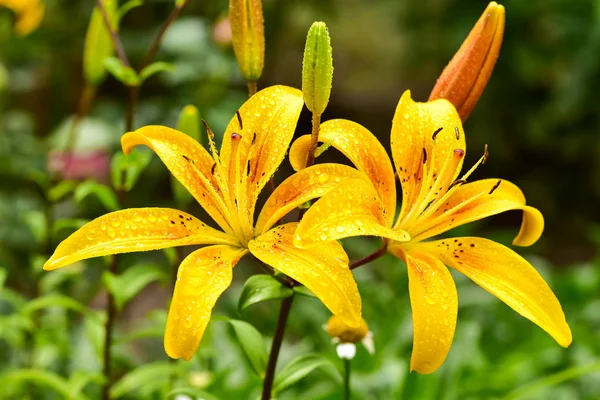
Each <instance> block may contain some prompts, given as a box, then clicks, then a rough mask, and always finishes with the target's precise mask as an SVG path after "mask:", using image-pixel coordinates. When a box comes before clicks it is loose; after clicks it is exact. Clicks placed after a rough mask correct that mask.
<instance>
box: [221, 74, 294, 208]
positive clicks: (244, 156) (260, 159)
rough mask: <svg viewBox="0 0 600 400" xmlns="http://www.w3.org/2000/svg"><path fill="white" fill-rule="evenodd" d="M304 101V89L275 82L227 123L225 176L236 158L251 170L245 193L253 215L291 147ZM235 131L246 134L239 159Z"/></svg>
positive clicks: (245, 169) (223, 157)
mask: <svg viewBox="0 0 600 400" xmlns="http://www.w3.org/2000/svg"><path fill="white" fill-rule="evenodd" d="M303 105H304V100H303V97H302V92H301V91H300V90H298V89H294V88H291V87H288V86H271V87H268V88H266V89H263V90H261V91H259V92H258V93H256V94H255V95H254V96H252V97H251V98H250V99H249V100H248V101H246V102H245V103H244V104H243V105H242V107H241V108H240V109H239V111H238V112H239V118H238V116H237V115H236V116H234V117H233V118H232V119H231V121H230V122H229V125H227V130H226V131H225V135H224V136H223V144H222V146H221V165H222V166H223V171H224V174H225V176H230V169H231V168H232V166H234V165H236V162H237V166H238V169H239V171H240V172H241V173H243V174H247V181H246V185H247V186H246V192H247V193H246V194H245V195H247V198H248V201H249V204H248V210H249V213H250V215H251V216H252V215H254V207H255V205H256V200H257V198H258V195H259V194H260V191H261V190H262V189H263V188H264V186H265V184H266V183H267V182H268V181H269V179H271V177H272V175H273V174H274V173H275V171H276V170H277V168H278V167H279V165H280V164H281V162H282V161H283V159H284V157H285V154H286V152H287V151H288V148H289V145H290V142H291V141H292V137H293V136H294V131H295V129H296V123H297V122H298V117H299V116H300V111H301V110H302V106H303ZM240 120H241V121H242V123H241V124H240ZM234 133H237V134H239V135H241V136H242V138H241V140H240V142H239V144H238V145H237V148H236V151H235V158H236V160H232V159H231V158H232V140H231V136H232V134H234ZM234 172H235V171H234ZM238 200H239V199H238Z"/></svg>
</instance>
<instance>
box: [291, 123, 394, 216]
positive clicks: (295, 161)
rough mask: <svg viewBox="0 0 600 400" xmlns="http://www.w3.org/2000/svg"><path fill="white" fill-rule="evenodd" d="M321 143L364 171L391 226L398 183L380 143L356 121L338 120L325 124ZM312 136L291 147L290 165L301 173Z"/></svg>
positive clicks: (320, 136) (322, 126)
mask: <svg viewBox="0 0 600 400" xmlns="http://www.w3.org/2000/svg"><path fill="white" fill-rule="evenodd" d="M319 141H321V142H324V143H326V144H330V145H331V146H333V147H335V148H336V149H337V150H339V151H340V152H342V153H343V154H344V155H345V156H346V157H348V159H349V160H350V161H352V163H353V164H354V165H355V166H356V168H357V169H358V170H359V171H361V172H364V173H365V174H366V175H367V176H368V177H369V179H370V180H371V183H372V184H373V187H374V188H375V190H376V191H377V194H378V196H379V198H380V200H381V202H382V204H383V206H384V208H385V210H386V218H387V219H388V222H389V225H391V223H392V222H391V221H392V219H393V218H394V216H395V213H396V182H395V176H394V170H393V168H392V162H391V161H390V157H389V156H388V155H387V153H386V151H385V149H384V148H383V146H382V145H381V143H380V142H379V140H378V139H377V138H376V137H375V135H373V134H372V133H371V132H370V131H369V130H368V129H366V128H365V127H363V126H362V125H359V124H357V123H356V122H352V121H348V120H344V119H335V120H331V121H327V122H325V123H323V124H322V125H321V130H320V131H319ZM309 145H310V135H305V136H302V137H300V138H298V139H297V140H296V141H295V142H294V144H292V147H291V148H290V162H291V164H292V167H293V168H294V170H296V171H299V170H301V169H303V168H304V166H305V165H306V153H307V152H308V147H309Z"/></svg>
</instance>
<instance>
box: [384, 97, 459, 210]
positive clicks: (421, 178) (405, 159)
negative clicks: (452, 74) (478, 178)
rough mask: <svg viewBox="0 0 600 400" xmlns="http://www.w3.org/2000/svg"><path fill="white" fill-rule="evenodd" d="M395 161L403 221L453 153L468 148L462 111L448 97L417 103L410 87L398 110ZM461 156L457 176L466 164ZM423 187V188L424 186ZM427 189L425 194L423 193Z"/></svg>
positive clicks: (457, 166) (457, 164) (394, 139)
mask: <svg viewBox="0 0 600 400" xmlns="http://www.w3.org/2000/svg"><path fill="white" fill-rule="evenodd" d="M391 147H392V155H393V158H394V164H395V166H396V171H397V173H398V178H399V179H400V184H401V185H402V209H401V211H400V216H399V218H398V221H402V220H403V219H404V218H405V217H406V216H407V214H408V213H409V212H410V210H411V209H412V208H413V207H416V206H417V204H416V203H417V200H418V199H419V197H421V198H425V193H427V192H429V191H430V190H431V189H432V188H433V186H434V183H435V179H436V178H437V177H438V176H439V175H440V173H441V172H442V168H443V167H444V164H446V162H447V160H448V159H449V157H451V156H452V154H455V153H456V154H458V155H460V152H462V153H463V155H464V151H465V147H466V146H465V135H464V131H463V128H462V123H461V121H460V117H459V116H458V113H457V112H456V110H455V109H454V107H453V106H452V104H450V103H449V102H448V101H447V100H443V99H440V100H434V101H429V102H427V103H417V102H415V101H413V100H412V99H411V97H410V91H406V92H405V93H404V94H403V95H402V98H401V99H400V102H399V103H398V106H397V107H396V113H395V114H394V120H393V123H392V139H391ZM463 158H464V157H460V158H459V159H457V160H456V162H455V163H454V164H453V165H454V169H455V172H454V173H453V174H450V176H451V177H452V179H451V180H453V179H456V177H457V176H458V174H459V172H460V169H461V167H462V163H463ZM422 187H423V188H422ZM421 190H423V194H421V196H419V194H420V193H421Z"/></svg>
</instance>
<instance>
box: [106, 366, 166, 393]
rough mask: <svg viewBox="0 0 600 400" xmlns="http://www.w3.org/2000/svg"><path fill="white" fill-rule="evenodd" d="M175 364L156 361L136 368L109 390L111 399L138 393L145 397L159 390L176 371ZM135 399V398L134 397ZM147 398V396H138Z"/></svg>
mask: <svg viewBox="0 0 600 400" xmlns="http://www.w3.org/2000/svg"><path fill="white" fill-rule="evenodd" d="M177 368H178V366H177V364H176V363H171V362H169V361H156V362H153V363H150V364H145V365H142V366H140V367H137V368H136V369H134V370H133V371H131V372H128V373H127V374H125V375H123V377H122V378H121V379H119V380H118V381H117V382H116V383H115V384H114V385H113V387H112V388H111V390H110V394H111V397H112V398H119V397H123V396H125V395H132V394H134V393H135V392H138V391H140V393H139V394H142V392H143V393H145V394H146V395H149V394H151V393H152V392H154V391H156V390H158V389H160V388H161V387H162V386H164V385H166V384H168V383H169V379H170V377H171V374H172V373H173V372H175V371H176V370H177ZM134 397H135V396H134ZM140 398H148V396H140Z"/></svg>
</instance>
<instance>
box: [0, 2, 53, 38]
mask: <svg viewBox="0 0 600 400" xmlns="http://www.w3.org/2000/svg"><path fill="white" fill-rule="evenodd" d="M0 7H6V8H9V9H11V10H12V11H13V12H14V13H15V14H16V17H17V21H16V22H15V27H14V29H15V32H17V33H18V34H19V35H23V36H25V35H28V34H29V33H31V32H33V31H34V30H35V29H36V28H37V27H38V26H39V25H40V23H41V22H42V19H43V18H44V1H43V0H0Z"/></svg>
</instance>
